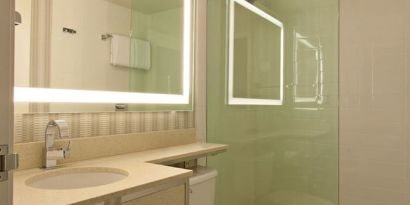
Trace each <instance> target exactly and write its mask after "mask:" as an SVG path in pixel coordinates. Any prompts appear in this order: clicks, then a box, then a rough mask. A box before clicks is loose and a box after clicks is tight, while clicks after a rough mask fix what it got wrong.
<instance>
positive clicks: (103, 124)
mask: <svg viewBox="0 0 410 205" xmlns="http://www.w3.org/2000/svg"><path fill="white" fill-rule="evenodd" d="M55 119H60V120H65V121H66V122H67V123H68V125H69V127H70V137H71V138H78V137H94V136H106V135H117V134H129V133H141V132H152V131H164V130H174V129H189V128H194V127H195V120H194V119H195V113H194V112H187V111H181V112H123V113H114V112H112V113H61V114H59V113H58V114H48V113H45V114H16V115H15V120H14V121H15V123H14V124H15V125H14V129H15V130H14V136H15V137H14V142H15V143H27V142H36V141H43V140H44V132H45V128H46V126H47V123H48V122H49V121H50V120H55Z"/></svg>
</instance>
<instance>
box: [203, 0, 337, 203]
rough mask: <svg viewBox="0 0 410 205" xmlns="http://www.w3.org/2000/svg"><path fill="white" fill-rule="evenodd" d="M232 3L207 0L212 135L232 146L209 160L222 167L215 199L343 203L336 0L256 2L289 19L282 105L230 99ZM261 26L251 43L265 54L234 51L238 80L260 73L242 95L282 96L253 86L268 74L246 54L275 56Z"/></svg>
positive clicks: (215, 140) (247, 17)
mask: <svg viewBox="0 0 410 205" xmlns="http://www.w3.org/2000/svg"><path fill="white" fill-rule="evenodd" d="M230 2H231V1H230V0H208V39H207V41H208V61H207V64H208V65H207V79H208V85H207V96H208V100H207V126H208V127H207V133H208V141H209V142H212V143H224V144H229V145H230V147H229V150H228V152H227V153H224V154H222V155H219V156H216V157H211V158H209V160H208V163H209V165H210V166H211V167H215V168H216V169H218V171H219V176H218V182H217V192H216V193H217V201H216V204H217V205H338V146H339V145H338V50H339V48H338V39H339V36H338V35H339V26H338V11H339V2H338V0H306V1H300V0H256V1H254V3H253V5H254V6H256V7H257V8H259V9H262V10H263V11H265V12H266V13H268V14H270V15H271V16H273V17H275V18H276V19H280V20H281V21H282V22H283V25H284V33H285V39H284V44H285V49H284V102H283V105H277V106H273V105H272V106H268V105H266V106H255V105H228V104H227V92H228V91H227V83H228V80H227V79H228V68H229V61H228V59H229V52H228V51H229V49H228V47H229V8H230V7H229V5H230ZM237 17H239V18H238V20H240V21H241V22H240V23H239V24H244V25H245V24H246V21H251V19H250V18H252V17H251V15H248V14H247V13H246V11H242V15H239V16H237ZM244 21H245V22H244ZM261 26H262V27H265V26H264V25H261ZM268 26H269V25H266V27H268ZM244 27H245V26H244ZM247 28H248V29H249V27H247ZM244 29H245V28H244ZM263 29H266V30H268V29H274V28H272V25H270V28H263ZM263 29H261V30H260V31H258V30H257V29H253V30H252V31H253V32H255V33H256V35H261V37H260V38H259V39H258V41H256V42H257V43H254V44H253V45H254V46H255V47H260V48H261V49H258V48H255V50H256V52H260V53H261V54H259V53H258V55H256V53H254V52H248V51H246V52H245V51H244V50H246V49H238V52H239V53H233V55H236V56H240V57H239V60H240V61H241V63H239V67H235V68H237V69H238V70H236V71H238V72H239V73H237V74H235V75H237V76H236V77H235V81H236V80H238V79H239V80H242V81H245V80H246V79H249V78H253V77H254V79H252V81H250V80H247V81H246V82H250V83H245V84H241V85H242V87H241V86H240V85H237V84H236V83H237V82H240V81H237V82H236V83H235V85H237V86H236V89H237V90H235V93H236V94H237V95H241V96H246V97H248V96H254V97H264V98H265V97H267V96H269V95H270V96H269V97H275V95H276V94H275V92H274V90H269V91H268V90H266V93H264V92H262V94H263V95H259V96H258V95H256V94H257V93H258V92H249V88H250V87H252V85H255V84H256V83H257V82H258V80H259V81H260V82H263V81H264V80H265V79H264V77H266V76H265V75H264V74H262V71H260V70H257V69H255V70H252V71H253V72H255V73H252V72H249V70H251V69H252V68H255V67H254V66H247V65H248V64H249V63H248V62H244V58H245V57H246V59H249V58H251V57H252V55H253V54H255V55H254V56H253V57H254V60H259V62H256V63H257V64H259V65H263V63H262V61H263V60H264V56H263V55H269V54H270V55H271V56H275V51H274V50H271V51H267V50H266V49H265V48H264V47H265V46H266V44H262V43H261V42H267V41H269V37H266V36H263V35H264V34H258V32H262V31H263ZM238 33H239V31H238ZM271 37H272V36H271ZM272 39H273V38H272ZM245 44H246V45H247V43H240V45H242V46H245ZM245 47H246V46H245ZM272 49H274V46H272ZM241 50H242V52H241ZM235 51H236V50H235ZM252 51H253V50H252ZM262 51H263V52H262ZM260 55H262V56H260ZM258 58H259V59H258ZM274 58H275V57H272V59H274ZM270 62H271V63H274V62H277V61H276V60H272V61H270ZM256 72H257V73H256ZM234 87H235V86H234ZM254 87H256V86H254ZM269 92H270V94H268V93H269ZM250 93H252V95H250Z"/></svg>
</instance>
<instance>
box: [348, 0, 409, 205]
mask: <svg viewBox="0 0 410 205" xmlns="http://www.w3.org/2000/svg"><path fill="white" fill-rule="evenodd" d="M409 11H410V1H409V0H393V1H386V0H359V1H358V0H341V67H340V91H341V93H340V94H341V96H340V99H341V101H340V104H341V108H340V148H341V149H340V197H341V198H340V201H341V203H340V204H341V205H408V204H410V132H409V131H410V130H409V128H410V126H409V125H410V124H409V120H410V118H409V117H410V104H409V99H410V93H409V91H410V72H409V71H410V12H409Z"/></svg>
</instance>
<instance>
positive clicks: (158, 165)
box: [14, 143, 227, 205]
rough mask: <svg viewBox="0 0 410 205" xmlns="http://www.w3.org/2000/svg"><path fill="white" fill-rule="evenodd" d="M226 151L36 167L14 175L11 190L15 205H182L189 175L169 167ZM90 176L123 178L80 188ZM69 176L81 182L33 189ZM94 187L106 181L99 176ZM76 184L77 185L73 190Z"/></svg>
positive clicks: (177, 150)
mask: <svg viewBox="0 0 410 205" xmlns="http://www.w3.org/2000/svg"><path fill="white" fill-rule="evenodd" d="M226 149H227V146H226V145H219V144H208V143H191V144H186V145H180V146H172V147H165V148H159V149H152V150H146V151H142V152H135V153H129V154H124V155H117V156H112V157H104V158H99V159H94V160H86V161H78V162H74V163H69V164H65V165H63V166H61V167H59V168H57V169H53V170H44V169H38V168H36V169H27V170H21V171H17V172H15V174H14V192H15V193H19V194H18V195H17V194H16V195H15V198H14V204H15V205H26V204H31V205H37V204H38V205H48V204H50V205H59V204H61V205H65V204H87V205H88V204H91V205H93V204H95V205H107V204H108V205H120V204H121V205H122V204H125V205H150V204H152V205H155V204H161V205H186V204H188V203H189V202H188V190H189V184H188V179H189V177H191V176H192V174H193V171H192V170H189V169H182V168H176V167H171V166H167V165H170V164H175V163H180V162H184V161H189V160H192V159H197V158H200V157H204V156H208V155H215V154H217V153H221V152H224V151H226ZM93 173H96V174H100V176H107V178H112V177H111V176H110V175H109V174H110V173H111V174H118V175H124V177H123V178H120V179H119V180H117V181H115V180H114V182H112V183H108V184H103V185H98V186H96V185H93V184H85V185H84V183H83V182H82V181H81V177H83V176H84V175H87V174H88V175H90V176H91V177H87V180H85V181H87V183H92V181H93V180H92V174H93ZM73 174H74V175H75V174H78V177H79V178H78V179H79V180H80V181H78V182H76V179H75V178H72V179H71V180H67V182H66V181H64V180H57V181H58V182H59V184H53V182H52V180H50V181H51V182H47V183H48V184H47V183H45V185H44V186H40V187H39V186H38V184H37V185H35V183H36V181H37V182H38V181H41V180H44V179H45V180H47V178H49V177H61V176H63V177H64V175H73ZM101 174H107V175H101ZM114 178H115V177H114ZM61 183H68V184H67V185H66V184H61ZM98 183H104V181H103V182H102V181H101V178H100V180H98ZM77 184H78V186H79V187H76V186H77ZM22 196H24V197H22Z"/></svg>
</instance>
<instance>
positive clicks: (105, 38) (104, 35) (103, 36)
mask: <svg viewBox="0 0 410 205" xmlns="http://www.w3.org/2000/svg"><path fill="white" fill-rule="evenodd" d="M112 37H113V36H112V34H109V33H107V34H103V35H101V40H103V41H106V40H108V39H111V38H112Z"/></svg>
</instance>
